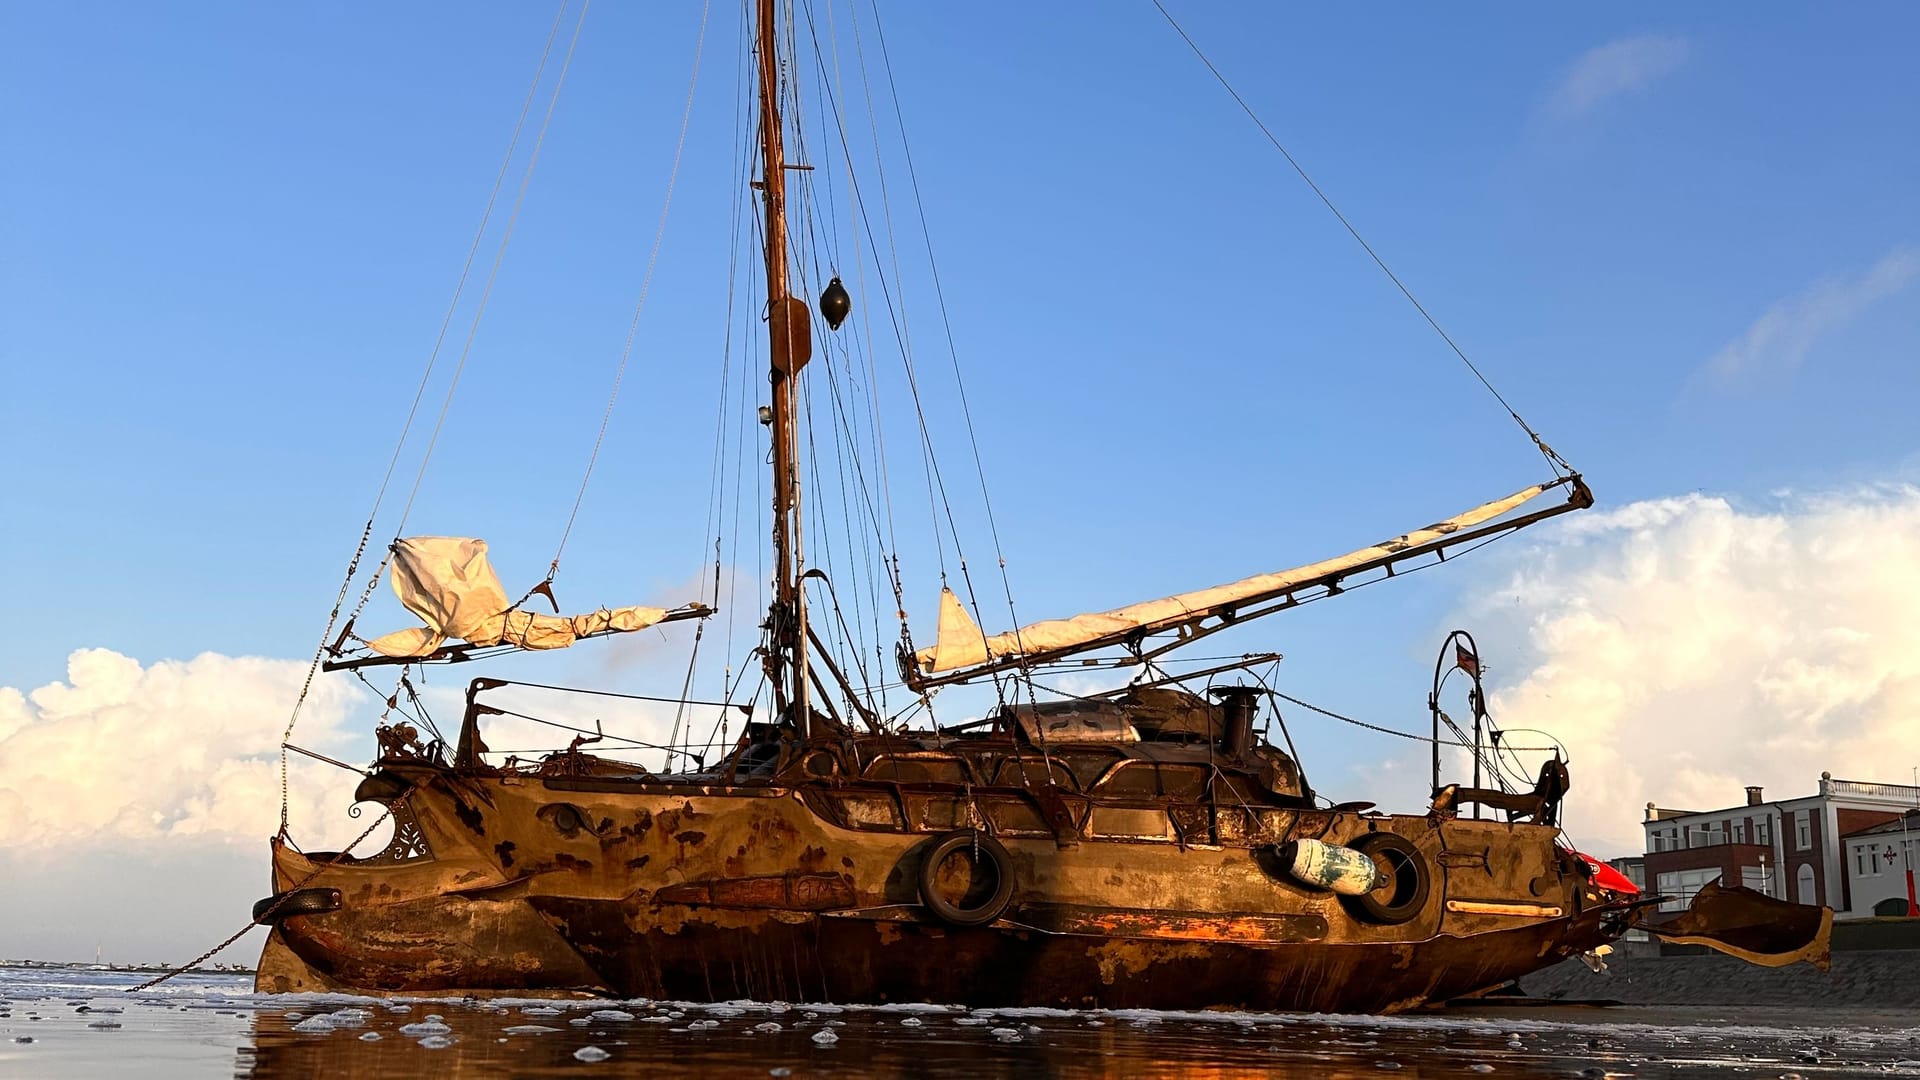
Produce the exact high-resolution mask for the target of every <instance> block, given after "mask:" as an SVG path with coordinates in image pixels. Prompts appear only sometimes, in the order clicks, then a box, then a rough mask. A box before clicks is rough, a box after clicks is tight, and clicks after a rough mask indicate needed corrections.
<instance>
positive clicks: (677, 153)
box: [515, 0, 713, 607]
mask: <svg viewBox="0 0 1920 1080" xmlns="http://www.w3.org/2000/svg"><path fill="white" fill-rule="evenodd" d="M712 7H713V0H705V2H703V3H702V4H701V5H700V31H699V34H698V36H697V37H696V38H695V40H694V43H693V71H692V74H690V75H689V76H688V77H687V103H686V106H685V108H684V109H682V110H681V113H680V134H679V136H678V137H677V138H676V139H675V140H674V143H673V164H672V165H671V166H670V167H669V168H668V170H667V191H666V196H665V198H664V199H662V201H661V204H660V221H659V223H658V224H657V225H655V226H654V230H653V248H652V250H650V251H649V252H648V253H647V269H646V273H645V274H643V275H642V276H641V279H640V297H639V299H638V300H636V301H635V302H634V305H633V319H632V321H631V322H629V323H628V324H627V340H626V344H625V345H624V346H622V347H621V349H620V365H619V367H618V368H617V369H616V370H615V371H614V374H613V390H612V391H611V392H610V393H609V394H608V395H607V407H606V410H605V411H604V412H603V413H601V415H600V431H599V433H598V434H596V435H595V436H594V438H593V452H592V453H590V454H588V455H587V469H586V472H585V473H584V474H582V475H581V477H580V490H579V492H578V493H576V494H575V495H574V497H573V509H572V510H571V511H569V512H568V514H567V525H566V528H564V529H562V530H561V532H560V544H559V546H558V547H556V548H555V549H554V552H553V562H552V564H551V565H549V566H548V567H547V578H546V580H547V581H548V582H551V581H552V580H553V576H554V574H556V573H558V572H559V570H560V556H561V554H562V553H563V552H564V551H566V548H567V539H568V538H569V537H571V536H572V535H573V523H574V521H575V519H577V518H578V517H579V516H580V504H581V503H582V502H584V501H585V500H586V497H587V484H588V482H589V481H591V480H592V479H593V467H594V465H595V464H597V463H598V462H599V460H600V447H601V444H603V443H604V442H605V441H606V438H607V425H608V424H609V423H610V422H612V420H613V406H614V403H615V402H617V401H618V400H619V399H620V385H621V383H622V382H623V381H625V379H626V376H627V363H628V361H629V360H630V359H631V358H632V356H633V342H634V338H635V337H636V336H637V335H638V334H639V332H640V313H641V312H642V311H643V310H645V308H646V306H647V294H648V293H649V292H651V291H652V289H653V270H654V266H655V265H656V264H657V263H658V262H659V260H660V243H661V241H662V240H663V239H665V237H666V235H667V215H668V212H669V211H671V210H672V209H673V189H674V184H675V183H676V182H677V181H678V180H679V179H680V158H681V154H682V152H683V151H685V150H686V146H687V127H688V125H689V124H690V123H691V122H692V120H693V96H694V90H695V88H697V87H698V86H699V85H700V57H701V55H702V53H703V52H704V51H705V49H706V44H707V17H708V15H709V13H710V12H711V11H712ZM585 13H586V12H585V9H584V8H583V9H582V11H581V14H582V15H583V16H584V15H585ZM558 89H559V88H558V87H555V93H556V95H557V93H558ZM537 587H538V586H536V588H537ZM532 595H533V592H532V591H531V590H529V591H528V593H527V596H523V597H521V598H520V602H521V603H525V602H526V601H527V597H530V596H532ZM515 606H516V607H517V606H519V605H515Z"/></svg>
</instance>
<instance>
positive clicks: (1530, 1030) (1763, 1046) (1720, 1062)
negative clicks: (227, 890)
mask: <svg viewBox="0 0 1920 1080" xmlns="http://www.w3.org/2000/svg"><path fill="white" fill-rule="evenodd" d="M140 978H141V977H140V976H136V975H127V974H115V973H108V972H95V971H84V970H74V969H57V968H40V969H12V970H8V971H4V972H0V1076H5V1077H22V1078H35V1080H42V1078H44V1080H60V1078H66V1077H94V1076H105V1075H121V1074H125V1075H134V1074H137V1075H140V1076H143V1077H207V1076H235V1077H259V1078H276V1077H312V1076H327V1077H379V1078H386V1077H416V1076H424V1075H458V1076H461V1077H507V1076H578V1077H613V1076H642V1075H658V1074H669V1075H677V1076H692V1077H786V1076H791V1077H825V1076H841V1077H851V1076H915V1077H975V1076H1057V1077H1096V1076H1115V1075H1124V1076H1181V1077H1228V1076H1278V1077H1350V1076H1369V1077H1379V1076H1388V1075H1391V1076H1398V1077H1439V1076H1447V1077H1470V1076H1476V1075H1491V1076H1509V1077H1571V1076H1590V1077H1601V1076H1607V1075H1614V1076H1629V1075H1630V1076H1638V1077H1687V1076H1728V1077H1733V1076H1743V1077H1744V1076H1760V1077H1769V1078H1774V1077H1782V1076H1790V1075H1798V1076H1800V1077H1804V1078H1808V1080H1811V1078H1813V1077H1831V1076H1865V1075H1875V1076H1882V1075H1908V1076H1914V1077H1920V1016H1915V1015H1914V1014H1913V1013H1912V1012H1910V1011H1907V1010H1888V1011H1880V1012H1868V1011H1860V1010H1834V1009H1820V1008H1817V1007H1795V1006H1768V1007H1752V1008H1740V1009H1726V1008H1697V1007H1696V1008H1681V1007H1643V1006H1635V1007H1628V1008H1591V1007H1567V1006H1562V1007H1555V1008H1525V1007H1511V1006H1507V1007H1501V1008H1484V1009H1483V1008H1474V1009H1456V1010H1450V1011H1447V1012H1442V1013H1425V1014H1420V1015H1415V1016H1400V1017H1327V1016H1306V1015H1291V1014H1288V1015H1272V1014H1241V1013H1227V1012H1219V1013H1149V1012H1130V1011H1105V1012H1065V1011H1059V1010H1020V1009H995V1010H974V1011H969V1010H964V1009H954V1008H945V1007H935V1006H894V1007H884V1008H851V1007H840V1006H835V1005H824V1004H810V1005H809V1004H795V1005H785V1004H778V1003H772V1004H769V1003H749V1002H737V1003H732V1004H726V1005H707V1004H700V1005H694V1004H674V1003H667V1002H644V1001H642V1002H606V1001H594V1002H552V1001H533V1000H522V1001H490V1002H478V1001H459V1000H447V999H433V1000H410V1001H386V1000H375V999H366V998H350V997H343V996H333V995H300V996H291V997H289V996H255V995H253V994H251V993H250V992H249V982H248V980H246V979H245V978H241V977H235V976H187V977H183V978H181V979H177V980H175V981H173V982H170V983H167V984H164V985H162V986H160V987H157V988H155V989H154V990H151V991H145V992H142V993H139V994H129V993H126V992H125V991H124V988H125V987H128V986H132V985H135V984H137V983H138V982H139V981H140ZM21 1040H31V1041H21ZM602 1055H604V1056H602Z"/></svg>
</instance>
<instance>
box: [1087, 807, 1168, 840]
mask: <svg viewBox="0 0 1920 1080" xmlns="http://www.w3.org/2000/svg"><path fill="white" fill-rule="evenodd" d="M1087 831H1088V832H1090V833H1092V834H1093V835H1095V836H1099V837H1109V838H1113V839H1120V840H1171V839H1173V821H1172V819H1171V818H1169V817H1167V812H1166V811H1165V810H1161V809H1159V808H1158V807H1153V808H1147V809H1135V808H1133V807H1126V806H1096V807H1094V808H1093V816H1092V819H1091V820H1090V821H1089V822H1088V825H1087Z"/></svg>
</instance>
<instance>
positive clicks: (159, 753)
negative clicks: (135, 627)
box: [0, 649, 369, 876]
mask: <svg viewBox="0 0 1920 1080" xmlns="http://www.w3.org/2000/svg"><path fill="white" fill-rule="evenodd" d="M305 675H306V664H305V663H302V662H299V661H292V660H268V659H261V658H258V657H229V656H220V655H217V654H214V653H204V654H202V655H200V656H197V657H195V658H194V659H192V660H184V661H180V660H167V661H161V662H158V663H154V664H151V665H146V666H143V665H142V664H141V663H140V662H139V661H138V660H135V659H133V658H131V657H127V656H122V655H120V654H119V653H116V652H113V651H111V650H108V649H80V650H78V651H76V652H74V653H73V654H72V655H71V656H70V657H68V660H67V681H65V682H54V683H48V684H47V685H45V686H41V687H38V688H35V689H33V690H31V691H26V692H23V691H21V690H20V689H18V688H14V687H0V837H5V839H6V844H7V846H8V847H10V848H11V849H13V850H14V852H15V853H21V852H28V851H33V850H42V851H50V850H61V851H67V852H72V851H76V850H82V851H84V850H97V851H110V850H116V849H117V850H123V851H124V850H132V849H135V848H137V847H139V846H141V845H147V844H155V843H164V844H166V845H180V844H192V845H198V846H205V845H253V846H257V847H258V848H259V852H260V855H261V857H262V861H264V856H265V853H266V841H267V838H268V837H269V836H270V835H272V833H273V832H274V831H275V830H276V829H277V828H278V827H279V813H280V772H279V769H280V755H279V742H280V734H281V731H282V729H283V728H284V727H285V724H286V717H287V714H288V711H289V709H290V708H291V707H292V705H293V701H294V699H295V697H296V696H297V695H298V693H299V689H300V683H301V680H302V679H303V678H304V677H305ZM363 698H364V695H362V694H360V693H359V692H357V691H356V690H355V688H354V687H353V685H352V684H350V683H347V682H345V681H343V680H339V679H332V680H328V679H321V680H316V681H315V683H314V688H313V691H312V694H311V695H310V696H309V698H308V700H307V705H306V708H305V710H304V711H303V713H302V716H301V724H300V728H299V730H298V731H297V732H296V735H295V737H296V740H297V741H299V742H301V743H302V744H304V745H307V746H311V747H314V748H316V749H319V750H322V751H323V752H324V751H329V750H331V751H334V752H335V756H339V753H340V752H341V746H342V744H343V743H345V742H346V741H347V740H348V739H349V738H351V737H352V736H353V735H357V734H358V732H350V731H348V730H347V729H346V721H347V720H348V718H349V716H350V715H351V713H352V709H353V706H354V705H355V704H356V702H358V701H360V700H362V699H363ZM366 749H369V748H367V747H365V746H363V747H362V748H361V750H360V752H359V753H358V754H350V755H349V756H357V757H364V756H365V751H366ZM356 779H357V778H356V777H355V776H354V775H353V774H351V773H348V772H346V771H344V770H341V769H338V768H335V767H333V766H330V765H325V764H321V763H319V762H315V761H311V760H309V759H305V758H296V759H295V764H294V766H293V768H292V770H291V774H290V785H289V795H290V798H291V801H292V812H293V815H294V821H295V823H296V824H299V825H303V826H305V827H306V829H307V833H306V835H305V836H304V837H303V839H304V840H308V841H313V842H318V841H338V840H344V839H351V837H352V836H353V835H356V834H357V833H358V832H359V831H360V828H363V827H364V825H360V826H356V825H355V824H354V823H353V822H352V821H351V820H350V819H348V818H347V817H346V816H345V813H344V811H345V809H346V807H347V805H348V803H349V802H350V795H351V792H352V789H353V786H354V783H355V782H356ZM349 830H350V831H349ZM343 832H344V833H345V836H341V835H340V834H341V833H343ZM263 876H264V875H263Z"/></svg>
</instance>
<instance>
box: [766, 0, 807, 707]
mask: <svg viewBox="0 0 1920 1080" xmlns="http://www.w3.org/2000/svg"><path fill="white" fill-rule="evenodd" d="M758 8H759V59H760V149H761V158H762V161H761V174H760V175H761V179H760V185H759V186H760V193H761V197H762V199H763V201H764V204H765V207H766V213H767V222H766V239H767V250H766V261H767V346H768V352H769V360H770V362H771V363H770V368H771V370H770V373H769V376H770V378H771V379H772V382H773V410H772V411H773V416H772V423H771V427H772V429H773V430H772V434H773V551H774V575H775V576H774V598H773V606H772V609H771V610H770V611H769V613H768V616H769V617H768V637H769V641H768V650H767V661H766V662H767V674H768V681H769V682H771V683H772V684H773V687H774V693H775V694H776V695H777V696H783V697H784V698H785V703H786V704H787V705H788V706H789V707H790V710H791V711H790V719H791V720H792V722H793V724H794V727H795V729H796V730H797V731H798V733H799V734H800V736H801V738H803V739H804V738H806V737H807V736H808V735H810V734H811V731H810V729H811V727H812V723H811V721H812V710H811V708H810V707H809V705H808V701H807V698H808V685H807V682H808V680H807V598H806V592H805V589H804V588H803V586H802V584H801V580H800V575H801V574H802V573H804V572H805V568H806V565H805V559H804V553H803V551H802V547H801V532H800V472H799V467H798V464H797V459H798V456H799V455H798V454H797V453H796V452H795V451H796V449H797V447H798V439H797V436H796V433H795V422H794V408H793V386H794V381H795V379H796V378H797V377H798V376H799V374H800V369H801V368H802V367H804V366H805V365H806V363H807V360H808V359H809V358H810V356H811V354H812V351H813V332H812V326H811V320H810V316H809V312H808V309H807V304H806V301H804V300H801V299H798V298H796V297H794V296H792V295H791V294H790V293H789V292H788V291H787V205H786V201H787V200H786V195H787V172H786V169H787V165H786V157H785V153H784V151H783V149H782V146H781V137H780V56H779V50H778V49H777V48H776V47H775V41H776V37H775V33H774V31H775V24H776V18H775V10H774V0H759V2H758ZM783 688H784V691H785V692H784V694H783V693H782V690H783ZM775 704H776V708H778V707H779V706H780V705H781V704H782V703H781V702H780V701H779V700H777V699H776V703H775Z"/></svg>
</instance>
